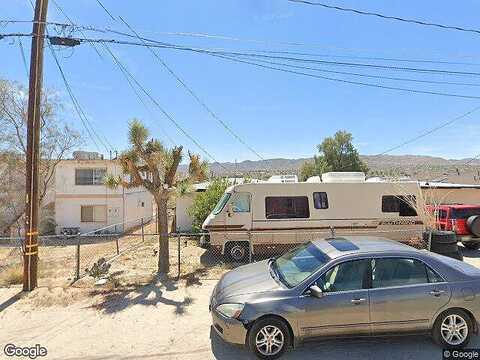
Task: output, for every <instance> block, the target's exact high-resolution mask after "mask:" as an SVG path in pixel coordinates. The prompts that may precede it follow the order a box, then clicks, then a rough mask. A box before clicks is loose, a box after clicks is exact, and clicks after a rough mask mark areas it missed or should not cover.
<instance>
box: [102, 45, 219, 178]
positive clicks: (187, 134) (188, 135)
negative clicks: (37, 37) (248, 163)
mask: <svg viewBox="0 0 480 360" xmlns="http://www.w3.org/2000/svg"><path fill="white" fill-rule="evenodd" d="M107 51H108V52H109V53H110V55H111V56H112V57H113V58H114V59H115V62H116V63H117V64H118V65H119V66H120V67H122V68H123V70H124V71H125V73H127V74H128V75H129V76H130V78H131V79H132V80H133V81H134V82H135V84H136V85H137V86H138V88H139V89H140V90H141V91H142V92H143V93H144V94H145V95H146V96H147V97H148V98H149V99H150V101H151V102H152V103H153V104H155V106H156V107H157V108H158V109H159V110H160V111H161V112H162V114H163V115H164V116H165V117H166V118H167V119H169V120H170V121H171V122H172V123H173V124H174V125H175V127H176V128H177V129H178V131H180V132H181V133H182V134H183V135H185V136H186V137H187V138H188V139H189V140H190V141H192V142H193V143H194V144H195V145H196V146H197V147H198V148H199V149H200V150H201V151H202V152H203V153H204V154H205V155H207V157H209V158H210V159H212V160H213V161H214V162H215V163H218V165H220V166H221V167H222V168H223V169H225V170H228V169H227V168H225V167H224V166H223V165H222V164H221V163H219V162H218V161H217V160H216V159H215V157H214V156H213V155H212V154H210V153H209V152H208V151H207V150H206V149H205V148H204V147H203V146H202V145H201V144H200V143H199V142H198V141H197V140H196V139H195V138H194V137H192V136H191V135H190V134H189V133H188V132H187V131H186V130H185V129H183V128H182V126H181V125H180V124H179V123H178V122H177V121H176V120H175V119H174V118H173V117H172V116H171V115H170V114H169V113H168V112H167V111H166V110H165V109H164V108H163V107H162V106H161V105H160V103H159V102H158V101H157V100H156V99H155V98H154V97H153V96H152V95H151V94H150V93H149V92H148V91H147V90H146V89H145V88H144V87H143V86H142V84H141V83H140V82H139V81H138V80H137V79H136V78H135V76H133V75H132V74H131V73H130V72H129V71H128V69H126V68H125V67H124V66H123V64H122V63H121V62H120V61H119V60H118V59H117V57H116V56H115V54H113V52H112V51H111V50H110V49H109V48H107Z"/></svg>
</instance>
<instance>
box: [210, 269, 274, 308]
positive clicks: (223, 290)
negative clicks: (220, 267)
mask: <svg viewBox="0 0 480 360" xmlns="http://www.w3.org/2000/svg"><path fill="white" fill-rule="evenodd" d="M281 289H283V287H282V286H281V285H280V284H279V283H278V282H277V281H276V280H274V279H273V278H272V276H271V275H270V270H269V268H268V260H265V261H259V262H256V263H253V264H248V265H244V266H240V267H238V268H236V269H235V270H232V271H229V272H228V273H226V274H225V275H223V277H222V278H221V279H220V281H219V282H218V284H217V286H216V287H215V291H214V294H213V297H214V298H215V300H216V302H217V303H222V302H224V301H225V300H227V299H229V298H232V297H236V296H244V295H251V294H258V293H262V292H266V291H274V290H281Z"/></svg>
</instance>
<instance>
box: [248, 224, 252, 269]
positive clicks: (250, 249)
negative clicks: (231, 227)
mask: <svg viewBox="0 0 480 360" xmlns="http://www.w3.org/2000/svg"><path fill="white" fill-rule="evenodd" d="M248 247H249V251H248V262H249V263H251V262H252V252H253V244H252V232H251V231H249V232H248Z"/></svg>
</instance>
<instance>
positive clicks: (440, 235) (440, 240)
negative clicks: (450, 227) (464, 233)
mask: <svg viewBox="0 0 480 360" xmlns="http://www.w3.org/2000/svg"><path fill="white" fill-rule="evenodd" d="M423 236H424V239H425V240H426V241H428V238H429V236H430V234H429V232H425V233H424V235H423ZM433 243H436V244H456V243H457V234H455V233H454V232H453V231H444V230H434V231H432V244H433Z"/></svg>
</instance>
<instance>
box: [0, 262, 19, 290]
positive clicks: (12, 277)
mask: <svg viewBox="0 0 480 360" xmlns="http://www.w3.org/2000/svg"><path fill="white" fill-rule="evenodd" d="M22 281H23V268H22V266H21V265H20V264H18V265H14V266H9V267H7V268H6V269H4V270H2V271H1V272H0V286H10V285H17V284H21V283H22Z"/></svg>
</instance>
